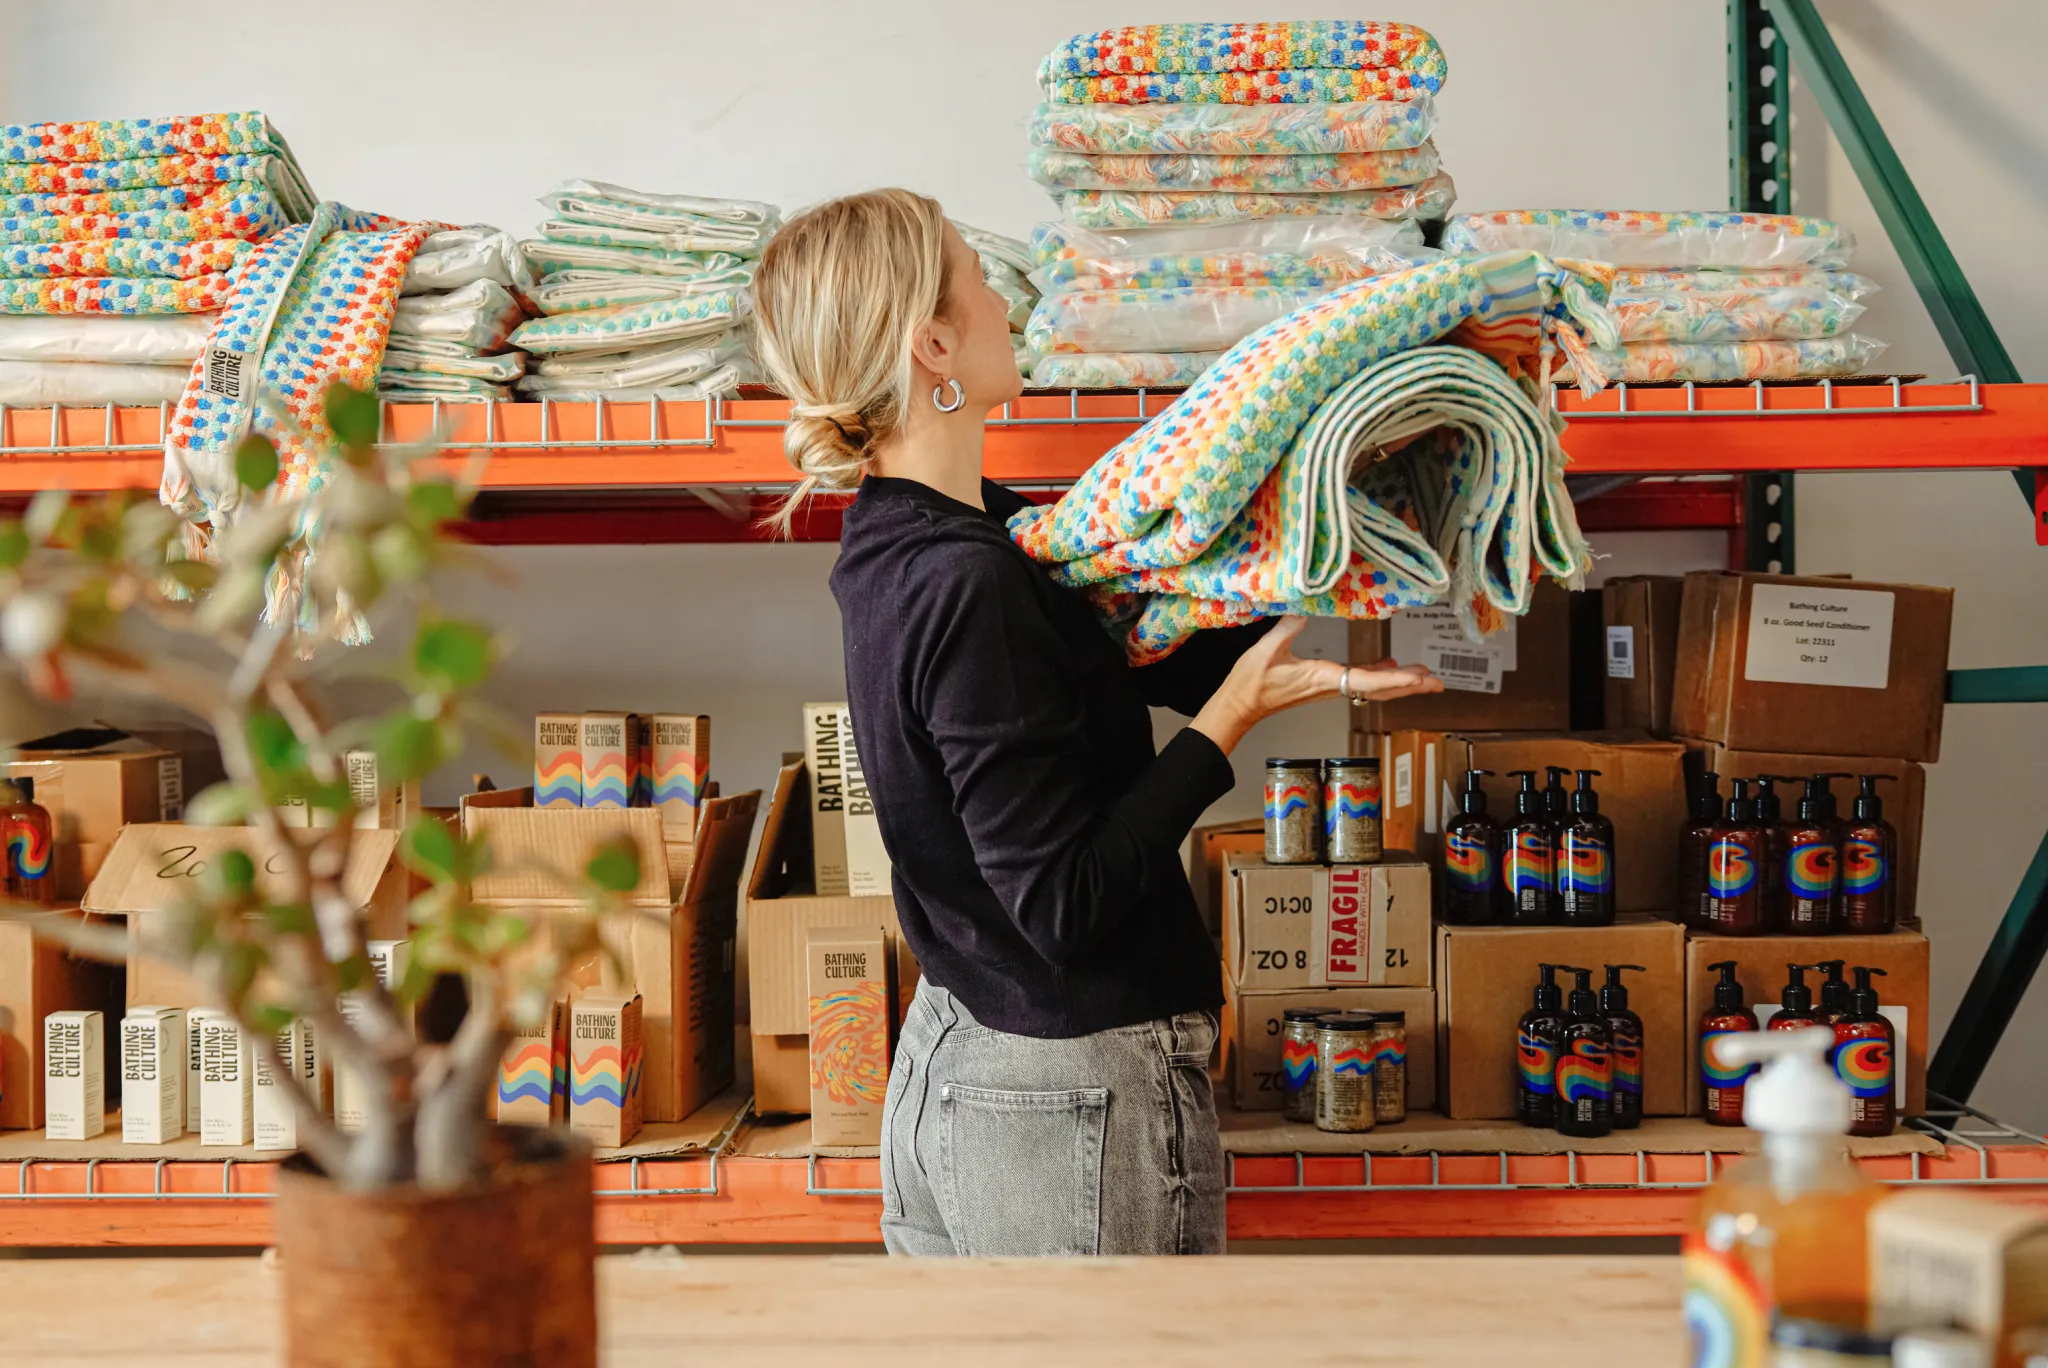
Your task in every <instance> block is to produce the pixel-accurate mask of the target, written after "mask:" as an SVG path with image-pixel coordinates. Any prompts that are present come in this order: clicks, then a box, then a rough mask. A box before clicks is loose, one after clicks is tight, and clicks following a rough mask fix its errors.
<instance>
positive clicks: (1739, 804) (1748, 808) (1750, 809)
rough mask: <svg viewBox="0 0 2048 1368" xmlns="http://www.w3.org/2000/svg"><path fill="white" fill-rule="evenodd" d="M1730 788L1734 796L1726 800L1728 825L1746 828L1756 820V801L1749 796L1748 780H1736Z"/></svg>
mask: <svg viewBox="0 0 2048 1368" xmlns="http://www.w3.org/2000/svg"><path fill="white" fill-rule="evenodd" d="M1730 787H1732V788H1733V789H1734V790H1735V796H1734V797H1733V798H1730V799H1729V800H1728V825H1729V826H1748V825H1749V824H1750V823H1751V822H1754V821H1755V820H1756V800H1755V799H1754V798H1752V797H1750V796H1749V780H1747V779H1737V780H1736V781H1735V782H1734V783H1733V784H1732V785H1731V786H1730Z"/></svg>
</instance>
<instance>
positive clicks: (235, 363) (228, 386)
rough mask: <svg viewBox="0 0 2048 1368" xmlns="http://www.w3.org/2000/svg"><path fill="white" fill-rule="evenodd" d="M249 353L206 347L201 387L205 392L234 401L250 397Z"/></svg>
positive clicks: (242, 400)
mask: <svg viewBox="0 0 2048 1368" xmlns="http://www.w3.org/2000/svg"><path fill="white" fill-rule="evenodd" d="M249 371H250V366H249V353H247V352H239V351H230V350H229V349H228V348H226V347H208V348H207V349H206V378H205V380H204V381H203V382H202V383H201V386H200V387H201V389H202V390H203V391H204V392H205V393H207V394H214V395H219V396H220V397H221V398H223V399H231V400H234V401H235V402H236V403H242V402H246V401H247V400H248V399H249V398H250V390H249V381H250V374H249Z"/></svg>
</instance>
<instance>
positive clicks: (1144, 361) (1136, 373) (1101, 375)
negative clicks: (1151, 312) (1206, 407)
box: [1026, 351, 1223, 389]
mask: <svg viewBox="0 0 2048 1368" xmlns="http://www.w3.org/2000/svg"><path fill="white" fill-rule="evenodd" d="M1222 355H1223V353H1222V352H1220V351H1213V352H1178V353H1174V352H1106V353H1105V352H1097V353H1094V354H1092V355H1080V356H1074V355H1065V356H1041V357H1039V358H1038V360H1037V361H1036V363H1035V364H1033V365H1031V367H1030V369H1029V370H1028V371H1027V372H1026V374H1027V375H1028V376H1029V378H1030V380H1031V384H1032V387H1033V388H1034V389H1180V388H1182V387H1183V386H1186V385H1192V384H1194V383H1195V381H1197V380H1199V379H1201V377H1202V372H1203V371H1205V370H1207V369H1209V367H1210V366H1211V365H1213V364H1214V363H1215V362H1216V360H1217V358H1218V357H1220V356H1222Z"/></svg>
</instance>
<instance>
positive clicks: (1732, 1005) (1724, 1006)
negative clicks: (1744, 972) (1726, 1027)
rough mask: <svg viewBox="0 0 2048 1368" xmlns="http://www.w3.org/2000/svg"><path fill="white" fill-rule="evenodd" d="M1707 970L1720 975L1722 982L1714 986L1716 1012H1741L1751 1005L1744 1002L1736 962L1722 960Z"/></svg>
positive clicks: (1709, 966)
mask: <svg viewBox="0 0 2048 1368" xmlns="http://www.w3.org/2000/svg"><path fill="white" fill-rule="evenodd" d="M1707 968H1709V969H1712V970H1714V971H1715V972H1716V973H1718V974H1720V976H1721V981H1720V982H1719V983H1717V984H1715V985H1714V1010H1715V1011H1716V1012H1740V1011H1744V1010H1746V1009H1747V1008H1748V1006H1749V1004H1748V1003H1746V1002H1744V1001H1743V1000H1742V984H1741V982H1740V981H1739V980H1738V979H1737V978H1736V977H1735V970H1736V968H1737V965H1736V963H1735V961H1734V960H1722V961H1721V962H1720V963H1719V964H1710V965H1708V966H1707Z"/></svg>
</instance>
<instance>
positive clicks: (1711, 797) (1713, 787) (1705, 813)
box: [1691, 770, 1721, 822]
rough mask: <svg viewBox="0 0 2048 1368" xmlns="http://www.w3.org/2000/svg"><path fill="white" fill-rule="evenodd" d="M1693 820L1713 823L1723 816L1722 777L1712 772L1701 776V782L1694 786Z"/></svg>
mask: <svg viewBox="0 0 2048 1368" xmlns="http://www.w3.org/2000/svg"><path fill="white" fill-rule="evenodd" d="M1691 803H1692V819H1693V820H1694V821H1695V822H1711V821H1714V820H1716V819H1717V818H1719V817H1720V815H1721V776H1720V775H1718V774H1716V773H1714V772H1713V771H1712V770H1708V771H1706V772H1705V773H1704V774H1702V775H1700V777H1699V782H1698V783H1696V784H1694V785H1693V786H1692V797H1691Z"/></svg>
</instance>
